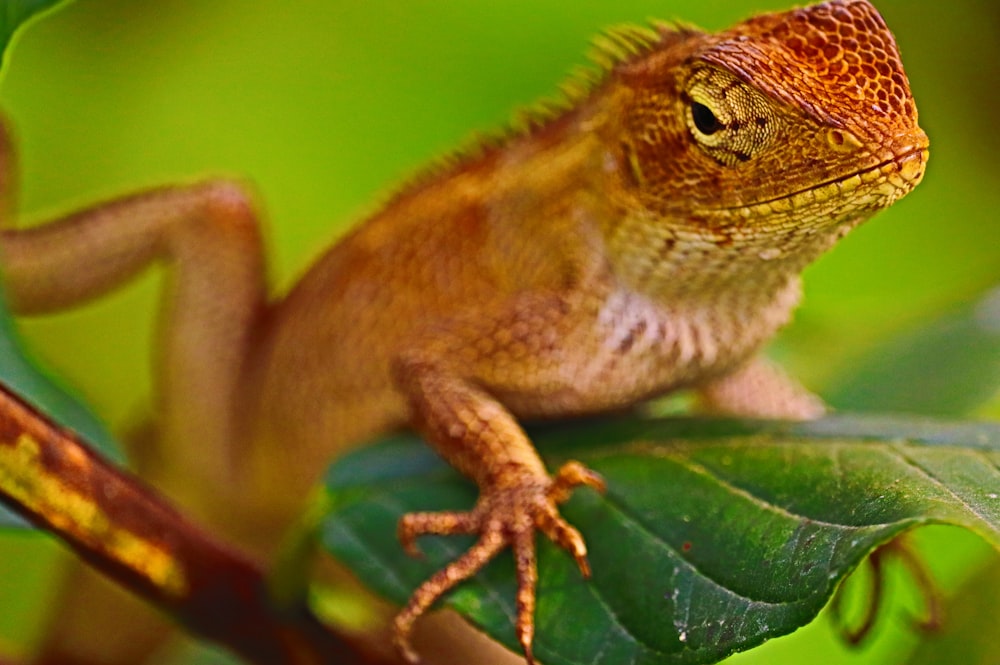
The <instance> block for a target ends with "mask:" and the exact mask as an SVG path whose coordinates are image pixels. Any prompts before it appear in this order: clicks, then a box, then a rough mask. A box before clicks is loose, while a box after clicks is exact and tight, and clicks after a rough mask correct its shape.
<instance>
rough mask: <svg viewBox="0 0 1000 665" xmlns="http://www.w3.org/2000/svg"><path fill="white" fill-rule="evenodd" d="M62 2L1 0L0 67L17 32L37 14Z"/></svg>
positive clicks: (56, 0) (53, 0)
mask: <svg viewBox="0 0 1000 665" xmlns="http://www.w3.org/2000/svg"><path fill="white" fill-rule="evenodd" d="M63 1H64V0H3V1H2V2H0V66H2V63H5V62H6V59H7V46H8V45H9V44H10V42H11V40H12V39H13V38H14V34H15V33H16V32H17V30H18V29H19V28H20V27H21V26H22V25H24V23H26V22H27V21H28V19H30V18H32V17H33V16H35V15H36V14H38V13H39V12H42V11H45V10H46V9H50V8H53V7H55V6H56V5H58V4H60V3H61V2H63Z"/></svg>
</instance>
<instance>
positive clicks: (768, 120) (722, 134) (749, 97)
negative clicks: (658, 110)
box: [684, 67, 778, 166]
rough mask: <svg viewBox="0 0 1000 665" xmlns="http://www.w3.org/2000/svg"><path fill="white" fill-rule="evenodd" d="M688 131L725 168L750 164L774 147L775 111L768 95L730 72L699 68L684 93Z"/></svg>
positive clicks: (688, 81)
mask: <svg viewBox="0 0 1000 665" xmlns="http://www.w3.org/2000/svg"><path fill="white" fill-rule="evenodd" d="M684 99H686V100H687V108H686V109H685V111H686V113H685V115H686V121H687V126H688V130H689V131H690V133H691V137H692V138H693V139H694V141H695V143H697V144H698V147H700V148H701V149H702V150H703V151H705V153H706V154H708V156H709V157H711V158H712V159H714V160H715V161H717V162H719V163H720V164H723V165H725V166H738V165H739V164H742V163H744V162H748V161H750V160H751V159H752V158H753V157H754V156H755V155H757V154H760V152H761V151H763V150H764V149H766V148H767V146H768V145H770V144H771V142H772V140H773V138H774V136H775V134H776V130H777V125H778V122H777V118H775V117H774V109H773V106H772V105H771V104H769V103H768V102H767V100H766V99H765V98H764V96H763V95H762V94H761V93H760V92H758V91H757V90H756V89H754V88H753V87H752V86H750V85H749V84H748V83H746V82H744V81H742V80H740V79H739V78H737V77H736V76H734V75H732V74H730V73H729V72H726V71H723V70H721V69H716V68H715V67H702V68H699V69H696V70H695V71H694V72H693V73H692V75H691V77H690V78H689V79H688V80H687V84H686V86H685V90H684Z"/></svg>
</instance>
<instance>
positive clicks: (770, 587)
mask: <svg viewBox="0 0 1000 665" xmlns="http://www.w3.org/2000/svg"><path fill="white" fill-rule="evenodd" d="M535 441H536V442H538V443H539V444H540V445H539V448H540V449H541V450H542V451H543V452H545V453H547V455H546V461H547V463H548V464H549V465H550V466H551V467H555V466H557V465H558V464H559V463H560V462H561V461H564V460H566V459H569V458H573V459H578V460H580V461H583V462H585V463H586V464H588V465H590V466H591V467H592V468H593V469H595V470H596V471H598V472H600V473H601V474H602V475H603V476H604V477H605V479H606V480H607V482H608V493H607V495H606V496H604V497H601V496H598V495H597V494H596V493H594V492H592V491H590V490H578V491H577V492H576V494H575V495H574V497H573V498H572V499H571V500H570V501H569V502H568V503H567V504H566V505H565V507H564V509H563V514H564V515H565V516H566V517H567V518H568V519H569V520H570V521H571V522H572V523H573V524H575V525H576V526H577V527H579V528H580V530H581V531H582V532H583V534H584V536H585V537H586V539H587V543H588V547H589V551H590V555H589V556H590V563H591V566H592V568H593V578H592V579H591V580H590V581H589V582H588V581H584V580H582V579H581V578H580V575H579V572H578V571H577V570H576V568H575V566H574V565H573V563H572V561H571V559H570V557H569V556H568V555H566V554H565V553H564V552H561V551H557V550H556V549H555V548H554V547H553V546H551V545H550V544H549V543H547V542H542V541H543V540H544V539H540V540H539V580H540V582H539V604H538V611H537V630H538V633H537V636H536V640H535V652H536V655H537V656H538V657H539V659H540V660H541V661H542V662H545V663H547V664H548V665H559V664H565V665H568V664H574V665H576V664H583V663H586V664H597V663H619V662H629V663H636V664H652V663H711V662H715V661H717V660H719V659H721V658H723V657H725V656H727V655H729V654H731V653H734V652H737V651H742V650H745V649H749V648H751V647H754V646H756V645H758V644H760V643H762V642H764V641H766V640H768V639H770V638H772V637H777V636H779V635H784V634H787V633H789V632H791V631H793V630H795V629H796V628H798V627H800V626H802V625H804V624H806V623H808V622H809V621H810V620H812V619H813V618H814V617H815V616H816V614H817V613H818V612H819V610H820V609H821V608H822V607H823V606H824V605H825V604H826V602H827V600H828V599H829V597H830V595H831V593H832V592H833V590H834V589H835V587H836V586H837V584H838V583H839V582H840V581H841V580H842V579H843V578H844V577H845V576H846V575H847V574H849V573H850V572H851V571H852V570H853V569H854V568H855V567H856V566H857V565H858V563H859V562H860V561H861V560H862V559H863V558H864V557H865V556H866V555H867V554H868V553H870V552H871V551H872V549H874V548H875V547H876V546H877V545H879V544H881V543H884V542H886V541H888V540H890V539H891V538H892V537H893V536H895V535H897V534H899V533H901V532H903V531H905V530H907V529H910V528H913V527H915V526H917V525H920V524H927V523H931V522H941V523H948V524H957V525H960V526H964V527H967V528H969V529H972V530H974V531H975V532H976V533H979V534H981V535H982V536H984V537H985V538H987V539H988V540H989V541H990V542H992V543H993V544H995V545H1000V425H997V424H986V423H975V424H973V423H966V424H962V423H942V422H935V421H927V420H919V419H905V420H902V419H887V418H870V417H848V416H837V417H830V418H826V419H823V420H820V421H816V422H810V423H799V424H784V423H771V422H748V421H723V420H697V419H679V420H643V419H620V420H619V419H612V420H599V421H591V422H585V423H582V424H576V425H567V424H563V425H561V426H560V427H559V428H549V429H544V430H540V431H538V432H536V436H535ZM327 487H328V490H329V492H330V493H331V496H332V504H333V508H332V510H331V512H330V513H329V515H328V516H327V517H326V519H325V520H324V521H323V523H322V525H321V529H320V538H321V542H322V543H323V545H324V547H325V548H326V549H327V550H328V551H329V552H330V553H332V554H333V555H334V556H336V557H337V558H339V559H340V560H342V561H343V562H345V563H346V564H347V565H348V566H350V567H351V568H352V570H354V572H355V573H356V574H357V575H358V576H359V577H360V578H361V579H362V581H363V582H364V583H365V584H367V585H369V586H370V587H371V588H373V589H374V590H376V591H377V592H379V593H381V594H383V595H384V596H386V597H387V598H389V599H391V600H393V601H395V602H397V603H402V602H404V601H405V600H406V599H407V597H408V596H409V594H410V593H411V592H412V591H413V589H414V588H415V587H416V586H417V585H418V584H419V583H420V582H422V581H423V580H425V579H426V578H427V577H429V576H430V575H431V574H432V573H433V572H435V571H436V570H438V569H440V568H441V567H442V566H443V565H444V564H446V563H447V562H448V561H450V560H452V559H454V558H456V557H457V556H459V555H460V554H461V553H462V552H463V551H464V550H465V549H466V548H467V547H468V546H469V545H470V543H471V540H470V539H469V538H459V537H446V538H442V537H426V538H424V539H422V540H421V545H422V547H423V550H424V552H425V553H426V557H425V558H424V559H422V560H415V559H411V558H409V557H407V556H406V555H405V554H404V553H403V552H402V550H401V548H400V546H399V543H398V542H397V541H396V536H395V533H396V528H395V527H396V523H397V521H398V520H399V518H400V516H401V515H402V514H404V513H406V512H409V511H415V510H419V511H424V510H461V509H468V508H470V507H471V506H472V505H473V503H474V501H475V498H476V491H475V488H474V487H473V486H472V485H471V484H469V483H468V482H466V481H464V480H463V479H461V478H460V477H459V476H458V475H457V474H456V473H455V472H453V471H451V470H450V468H449V467H448V466H447V465H446V464H445V463H444V462H442V461H440V460H439V459H438V458H437V457H436V456H435V455H434V454H433V453H432V452H431V451H430V450H429V449H427V448H426V447H425V446H423V445H421V444H420V443H419V442H418V441H417V440H416V439H414V438H407V437H400V438H396V439H392V440H389V441H386V442H383V443H382V444H379V445H376V446H374V447H370V448H366V449H362V450H359V451H357V452H356V453H354V454H352V455H350V456H348V457H346V458H344V459H343V460H341V461H340V462H338V463H337V464H336V465H334V467H333V468H332V469H331V471H330V473H329V475H328V478H327ZM514 591H515V589H514V581H513V564H512V561H511V559H510V557H509V555H508V554H505V555H503V556H502V557H501V558H500V559H498V560H497V561H496V562H493V563H491V564H490V565H489V566H488V567H487V568H486V569H485V570H484V571H482V572H481V573H480V574H479V575H477V576H476V578H475V579H474V580H472V581H470V582H469V583H466V584H464V585H462V586H460V587H459V588H458V589H457V590H456V591H455V592H453V593H452V594H450V596H448V598H447V599H446V601H445V602H446V603H447V604H448V605H450V606H451V607H454V608H455V609H457V610H459V611H460V612H462V613H463V614H464V615H465V616H467V617H468V618H469V619H470V620H472V621H473V622H474V623H476V624H477V625H479V626H481V627H482V628H483V629H484V630H485V631H486V632H487V633H489V634H490V635H492V636H493V637H495V638H496V639H498V640H500V641H501V642H502V643H504V644H506V645H507V646H508V647H510V648H515V645H516V641H515V639H514V633H513V628H512V624H511V617H513V616H514V615H515V608H514V597H515V593H514Z"/></svg>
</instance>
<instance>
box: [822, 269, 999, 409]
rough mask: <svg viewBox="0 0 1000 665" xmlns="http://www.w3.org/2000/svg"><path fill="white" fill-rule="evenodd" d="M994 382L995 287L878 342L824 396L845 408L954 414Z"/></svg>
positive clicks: (988, 394) (991, 389)
mask: <svg viewBox="0 0 1000 665" xmlns="http://www.w3.org/2000/svg"><path fill="white" fill-rule="evenodd" d="M998 384H1000V288H996V289H994V290H993V291H991V292H989V293H987V294H986V295H985V296H984V297H982V298H980V299H979V300H977V301H975V302H972V303H970V304H967V305H965V306H963V307H961V308H959V309H957V310H955V311H952V312H949V313H948V314H946V315H944V316H941V317H939V318H937V319H936V320H934V321H931V322H930V323H927V324H924V325H921V326H919V327H917V328H914V329H913V330H911V331H908V332H906V333H903V334H901V335H897V336H895V337H894V338H893V339H892V340H890V341H889V342H887V343H885V344H883V345H880V346H878V347H877V348H875V349H874V350H873V351H872V352H871V353H869V354H868V355H867V356H866V357H865V358H864V359H863V360H862V361H861V362H860V363H859V364H858V365H857V366H855V367H852V368H851V370H850V372H849V374H848V375H847V377H846V378H845V379H844V380H842V381H841V382H840V383H839V384H837V385H834V386H833V387H832V389H831V390H829V391H827V393H826V398H827V401H828V402H829V403H830V404H831V405H833V406H835V407H837V408H839V409H843V410H847V411H878V412H890V411H892V412H903V411H905V412H909V413H922V414H927V415H937V416H957V415H962V414H965V413H968V412H970V411H971V410H972V409H974V408H976V407H977V406H979V405H981V404H983V403H985V402H986V401H987V400H989V399H990V398H992V397H994V396H995V395H996V394H997V389H998Z"/></svg>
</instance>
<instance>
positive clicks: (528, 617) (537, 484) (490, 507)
mask: <svg viewBox="0 0 1000 665" xmlns="http://www.w3.org/2000/svg"><path fill="white" fill-rule="evenodd" d="M579 485H587V486H589V487H592V488H594V489H596V490H598V491H600V492H603V491H604V481H603V480H602V479H601V477H600V476H599V475H597V474H596V473H594V472H593V471H591V470H590V469H588V468H586V467H585V466H583V465H582V464H580V463H579V462H568V463H567V464H565V465H563V467H562V468H560V469H559V471H558V473H556V475H555V478H553V479H549V478H547V477H542V478H538V477H536V476H534V475H529V474H525V475H523V476H519V477H518V480H517V481H516V482H513V483H505V484H500V485H495V486H488V487H485V488H482V489H481V491H480V497H479V501H478V502H477V503H476V507H475V508H474V509H473V510H472V511H470V512H467V513H459V512H442V513H410V514H408V515H404V516H403V518H402V519H401V520H400V522H399V539H400V541H401V542H402V544H403V547H404V549H405V550H406V551H407V552H408V553H411V554H416V553H419V552H418V550H417V548H416V544H415V542H416V537H417V536H420V535H424V534H436V535H453V534H470V533H476V534H479V540H478V541H477V542H476V544H475V545H473V546H472V547H471V548H470V549H469V550H468V551H467V552H466V553H465V554H463V555H462V556H461V557H459V558H458V559H455V560H454V561H452V562H451V563H450V564H448V565H447V566H445V567H444V568H443V569H442V570H439V571H438V572H437V573H435V574H434V575H433V576H432V577H431V578H430V579H428V580H427V581H426V582H424V583H423V584H422V585H420V587H419V588H418V589H417V590H416V591H414V592H413V595H412V596H410V601H409V603H407V605H406V607H405V608H403V610H402V611H401V612H400V613H399V614H398V615H397V616H396V620H395V623H394V640H395V644H396V648H397V649H398V650H399V652H400V654H401V655H402V656H403V657H404V658H405V659H406V660H407V661H408V662H411V663H416V662H417V661H418V657H417V653H416V652H415V651H414V650H413V647H412V646H411V645H410V633H411V632H412V629H413V624H414V623H415V622H416V620H417V618H418V617H420V615H422V614H423V613H424V612H425V611H426V610H427V609H428V608H429V607H430V606H431V605H432V604H433V603H434V602H435V601H436V600H437V599H438V598H440V597H441V596H442V595H444V594H445V593H446V592H447V591H448V590H450V589H451V588H452V587H454V586H455V585H456V584H458V583H459V582H462V581H463V580H466V579H468V578H470V577H472V576H473V575H475V574H476V573H477V572H479V570H481V569H482V568H483V566H485V565H486V564H487V563H488V562H489V561H490V560H491V559H492V558H493V557H494V556H496V555H497V553H498V552H500V551H501V550H502V549H503V548H504V547H507V546H510V547H511V548H512V549H513V551H514V562H515V569H516V573H517V625H516V632H517V638H518V641H519V642H520V643H521V648H522V649H523V650H524V655H525V658H526V659H527V661H528V663H529V664H530V663H534V659H533V657H532V655H531V643H532V639H533V637H534V633H535V619H534V615H535V585H536V583H537V581H538V569H537V565H536V559H535V531H541V532H542V533H544V534H545V535H546V536H547V537H548V538H549V539H550V540H552V541H553V542H554V543H555V544H556V545H558V546H559V547H561V548H563V549H565V550H567V551H568V552H569V553H570V554H572V555H573V558H574V559H575V560H576V563H577V566H579V568H580V572H581V573H583V575H584V577H589V575H590V566H589V565H588V563H587V546H586V544H585V543H584V540H583V536H581V535H580V532H579V531H577V530H576V529H575V528H573V527H572V526H570V525H569V524H568V523H567V522H566V520H564V519H563V518H562V517H561V516H560V515H559V510H558V508H557V507H556V506H557V505H558V504H559V503H562V502H563V501H565V500H566V499H567V498H569V495H570V493H571V491H572V489H573V488H574V487H576V486H579Z"/></svg>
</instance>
